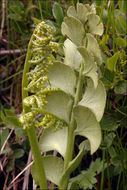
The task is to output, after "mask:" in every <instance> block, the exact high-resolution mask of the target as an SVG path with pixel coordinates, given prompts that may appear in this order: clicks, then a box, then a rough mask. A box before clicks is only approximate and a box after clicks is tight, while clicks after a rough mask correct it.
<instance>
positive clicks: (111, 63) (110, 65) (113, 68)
mask: <svg viewBox="0 0 127 190" xmlns="http://www.w3.org/2000/svg"><path fill="white" fill-rule="evenodd" d="M118 58H119V52H116V53H115V54H114V55H113V56H112V57H110V58H109V59H108V60H107V62H106V65H107V68H108V69H109V70H110V71H114V72H115V71H116V63H117V60H118Z"/></svg>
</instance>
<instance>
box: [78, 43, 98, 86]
mask: <svg viewBox="0 0 127 190" xmlns="http://www.w3.org/2000/svg"><path fill="white" fill-rule="evenodd" d="M77 49H78V51H79V52H80V54H81V55H82V57H83V63H84V71H83V74H84V75H85V76H87V77H90V78H91V79H92V80H93V83H94V87H95V88H96V87H97V85H98V74H97V65H96V63H94V57H93V55H92V54H91V53H90V52H88V50H87V49H86V48H85V47H84V46H80V47H78V48H77Z"/></svg>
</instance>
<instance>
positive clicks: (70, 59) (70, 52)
mask: <svg viewBox="0 0 127 190" xmlns="http://www.w3.org/2000/svg"><path fill="white" fill-rule="evenodd" d="M64 53H65V59H64V63H65V64H66V65H70V66H71V67H72V68H73V69H75V70H79V68H80V64H81V61H82V56H81V55H80V53H79V52H78V50H77V47H76V45H75V44H74V43H72V42H71V41H70V40H69V39H67V40H65V42H64Z"/></svg>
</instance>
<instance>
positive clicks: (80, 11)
mask: <svg viewBox="0 0 127 190" xmlns="http://www.w3.org/2000/svg"><path fill="white" fill-rule="evenodd" d="M87 13H88V8H87V6H85V5H83V4H82V3H77V11H76V10H75V8H74V7H73V6H70V7H69V8H68V10H67V15H68V16H73V17H75V18H77V19H79V20H80V21H81V22H82V23H85V22H86V20H87Z"/></svg>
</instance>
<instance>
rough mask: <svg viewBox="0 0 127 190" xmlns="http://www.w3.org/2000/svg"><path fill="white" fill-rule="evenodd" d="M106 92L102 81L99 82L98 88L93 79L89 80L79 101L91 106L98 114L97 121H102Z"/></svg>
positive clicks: (88, 106) (96, 114) (80, 103)
mask: <svg viewBox="0 0 127 190" xmlns="http://www.w3.org/2000/svg"><path fill="white" fill-rule="evenodd" d="M105 101H106V92H105V88H104V86H103V84H102V82H101V81H99V82H98V86H97V88H94V85H93V82H92V81H91V80H88V81H87V87H86V89H85V93H84V96H83V98H82V100H81V101H80V102H79V105H82V106H85V107H87V108H89V109H90V110H91V111H92V112H93V113H94V114H95V116H96V118H97V121H100V120H101V118H102V116H103V113H104V108H105Z"/></svg>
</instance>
